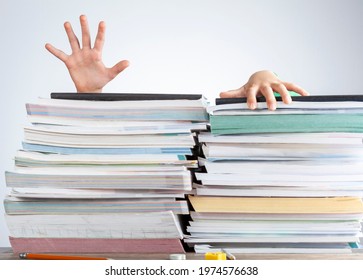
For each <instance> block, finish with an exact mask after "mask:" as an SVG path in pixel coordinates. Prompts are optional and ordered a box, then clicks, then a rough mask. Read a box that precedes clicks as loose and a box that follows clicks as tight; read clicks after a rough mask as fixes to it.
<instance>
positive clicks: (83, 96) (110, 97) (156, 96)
mask: <svg viewBox="0 0 363 280" xmlns="http://www.w3.org/2000/svg"><path fill="white" fill-rule="evenodd" d="M50 97H51V98H52V99H69V100H93V101H133V100H135V101H140V100H181V99H186V100H198V99H201V98H202V95H201V94H160V93H75V92H52V93H51V95H50Z"/></svg>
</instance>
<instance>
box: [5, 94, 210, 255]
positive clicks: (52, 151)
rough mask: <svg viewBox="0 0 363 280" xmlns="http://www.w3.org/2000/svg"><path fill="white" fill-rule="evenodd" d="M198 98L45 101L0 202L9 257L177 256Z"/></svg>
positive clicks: (31, 114) (199, 113)
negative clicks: (57, 254)
mask: <svg viewBox="0 0 363 280" xmlns="http://www.w3.org/2000/svg"><path fill="white" fill-rule="evenodd" d="M206 107H207V101H206V99H205V98H204V97H203V96H201V95H177V94H105V93H104V94H76V93H52V94H51V98H39V99H38V100H37V101H36V102H34V103H29V104H26V108H27V113H28V120H29V123H30V124H29V125H28V126H26V127H24V141H23V143H22V149H21V150H19V151H17V154H16V155H15V167H14V170H13V171H8V172H6V184H7V187H8V188H9V189H10V193H9V195H8V196H7V197H6V198H5V200H4V206H5V211H6V221H7V225H8V228H9V232H10V243H11V245H12V248H13V250H14V252H67V253H69V252H74V253H79V252H80V253H82V252H83V253H85V252H86V253H87V252H93V253H95V252H101V253H104V252H123V253H151V252H153V253H158V252H159V253H162V252H167V253H180V252H184V248H183V244H182V243H181V240H182V239H183V237H184V233H185V232H183V220H184V218H183V216H186V215H188V214H189V209H188V204H187V201H186V194H189V193H190V192H191V190H192V172H193V169H195V168H197V167H198V162H197V158H196V156H195V155H194V152H195V149H196V140H195V139H196V136H197V134H198V133H199V132H200V131H202V130H206V125H207V122H208V114H207V112H206Z"/></svg>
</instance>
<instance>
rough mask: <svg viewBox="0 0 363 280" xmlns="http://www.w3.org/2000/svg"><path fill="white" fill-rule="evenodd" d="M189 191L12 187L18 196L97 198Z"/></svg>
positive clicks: (171, 195) (180, 195)
mask: <svg viewBox="0 0 363 280" xmlns="http://www.w3.org/2000/svg"><path fill="white" fill-rule="evenodd" d="M185 193H187V191H171V190H169V191H166V190H118V189H69V188H68V189H64V188H46V187H44V188H11V191H10V195H11V196H12V197H17V198H52V199H56V198H58V199H95V198H98V199H100V198H104V199H109V198H111V199H112V198H184V197H185Z"/></svg>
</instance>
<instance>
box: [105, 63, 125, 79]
mask: <svg viewBox="0 0 363 280" xmlns="http://www.w3.org/2000/svg"><path fill="white" fill-rule="evenodd" d="M129 65H130V62H129V61H128V60H122V61H120V62H118V63H117V64H115V65H114V66H113V67H112V68H109V75H110V78H111V80H112V79H113V78H115V77H116V76H117V75H118V74H120V73H121V72H122V71H124V70H125V69H126V68H127V67H129Z"/></svg>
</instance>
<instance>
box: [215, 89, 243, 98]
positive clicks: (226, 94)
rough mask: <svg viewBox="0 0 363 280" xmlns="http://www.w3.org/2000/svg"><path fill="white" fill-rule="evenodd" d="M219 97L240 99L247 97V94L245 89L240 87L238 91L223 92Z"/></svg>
mask: <svg viewBox="0 0 363 280" xmlns="http://www.w3.org/2000/svg"><path fill="white" fill-rule="evenodd" d="M219 97H221V98H240V97H246V94H245V88H244V86H243V87H240V88H238V89H232V90H229V91H223V92H221V93H220V94H219Z"/></svg>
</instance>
